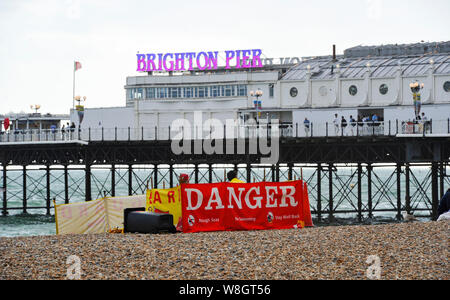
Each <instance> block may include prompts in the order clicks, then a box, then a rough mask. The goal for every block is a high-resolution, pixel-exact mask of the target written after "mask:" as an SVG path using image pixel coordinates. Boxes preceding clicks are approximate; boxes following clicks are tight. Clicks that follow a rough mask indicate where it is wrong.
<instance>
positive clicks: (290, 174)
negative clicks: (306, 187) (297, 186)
mask: <svg viewBox="0 0 450 300" xmlns="http://www.w3.org/2000/svg"><path fill="white" fill-rule="evenodd" d="M293 169H294V164H292V163H289V164H288V180H294V179H293V176H292V174H293Z"/></svg>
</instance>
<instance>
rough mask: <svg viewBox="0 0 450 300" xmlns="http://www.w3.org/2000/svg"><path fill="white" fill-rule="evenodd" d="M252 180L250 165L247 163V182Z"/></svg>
mask: <svg viewBox="0 0 450 300" xmlns="http://www.w3.org/2000/svg"><path fill="white" fill-rule="evenodd" d="M250 182H252V165H251V164H250V163H247V183H250Z"/></svg>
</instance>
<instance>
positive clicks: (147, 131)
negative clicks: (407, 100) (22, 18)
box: [0, 119, 450, 143]
mask: <svg viewBox="0 0 450 300" xmlns="http://www.w3.org/2000/svg"><path fill="white" fill-rule="evenodd" d="M418 135H420V136H423V137H427V136H433V137H435V136H439V135H444V136H450V119H447V120H436V121H435V120H430V121H426V122H409V121H400V120H396V121H395V122H392V121H385V122H349V123H347V124H346V125H345V126H343V125H342V124H334V123H332V122H325V123H313V122H312V123H309V124H304V123H295V124H293V123H292V124H260V125H238V126H232V127H226V126H223V127H204V126H203V127H202V126H200V127H198V126H190V127H180V128H171V127H152V128H149V127H140V128H130V127H129V128H85V127H81V128H72V129H65V130H62V129H51V130H39V129H28V130H14V131H11V130H9V131H7V132H1V133H0V143H20V142H27V143H35V142H70V141H86V142H90V141H152V140H177V139H179V140H181V139H185V140H193V139H210V138H212V139H223V138H257V137H269V138H271V137H274V136H275V137H282V138H312V137H341V138H345V137H377V136H391V137H393V136H398V137H404V136H418Z"/></svg>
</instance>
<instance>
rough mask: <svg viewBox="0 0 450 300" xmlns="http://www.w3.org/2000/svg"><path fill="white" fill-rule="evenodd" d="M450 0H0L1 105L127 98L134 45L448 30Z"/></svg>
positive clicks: (52, 105)
mask: <svg viewBox="0 0 450 300" xmlns="http://www.w3.org/2000/svg"><path fill="white" fill-rule="evenodd" d="M449 13H450V1H449V0H431V1H430V0H428V1H424V0H408V1H406V0H392V1H388V0H341V1H335V0H314V1H303V0H292V1H290V0H285V1H283V0H278V1H274V0H271V1H266V0H258V1H245V0H236V1H235V0H227V1H213V0H205V1H203V0H202V1H196V0H189V1H187V0H180V1H178V0H174V1H170V0H164V1H143V0H142V1H138V0H128V1H119V0H89V1H87V0H86V1H84V0H20V1H17V0H0V97H1V100H0V103H1V105H0V113H8V112H11V111H13V112H20V111H25V112H30V111H31V109H30V105H31V104H41V105H42V110H41V112H42V113H47V112H52V113H68V111H69V109H70V107H71V106H72V81H73V61H74V60H77V61H80V62H81V63H82V66H83V68H82V69H81V70H79V71H78V72H77V89H76V94H77V95H81V96H87V98H88V100H87V103H86V106H87V107H103V106H124V105H125V91H124V85H125V79H126V76H132V75H136V74H137V73H136V53H137V52H140V53H160V52H162V53H163V52H185V51H202V50H208V51H209V50H211V51H224V50H236V49H262V50H263V52H264V54H265V56H266V57H293V56H297V57H302V56H314V55H328V54H331V49H332V45H333V44H336V45H337V49H338V53H343V51H344V50H345V49H346V48H349V47H352V46H356V45H360V44H362V45H378V44H387V43H413V42H420V41H421V40H425V41H444V40H445V41H446V40H450V34H449V28H450V18H449Z"/></svg>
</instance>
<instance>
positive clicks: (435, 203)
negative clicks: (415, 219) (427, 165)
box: [431, 162, 439, 221]
mask: <svg viewBox="0 0 450 300" xmlns="http://www.w3.org/2000/svg"><path fill="white" fill-rule="evenodd" d="M431 196H432V214H431V216H432V218H433V221H436V220H437V219H438V217H439V216H438V207H439V184H438V163H437V162H433V163H432V165H431Z"/></svg>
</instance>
